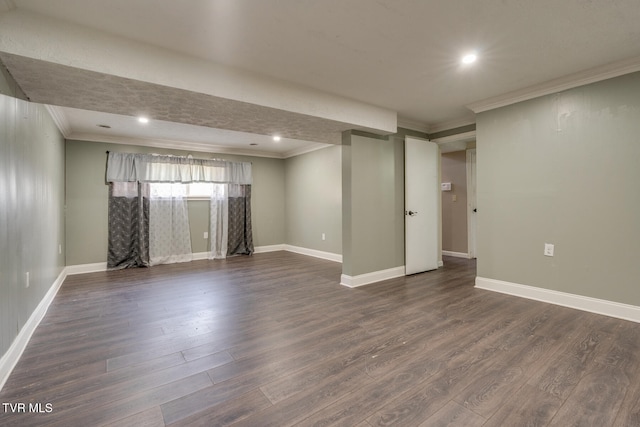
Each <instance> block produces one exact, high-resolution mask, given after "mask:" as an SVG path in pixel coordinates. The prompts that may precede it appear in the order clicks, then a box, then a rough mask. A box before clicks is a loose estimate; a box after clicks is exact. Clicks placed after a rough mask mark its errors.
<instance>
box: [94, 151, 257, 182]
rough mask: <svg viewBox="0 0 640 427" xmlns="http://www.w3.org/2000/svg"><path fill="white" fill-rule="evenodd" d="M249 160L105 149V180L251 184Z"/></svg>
mask: <svg viewBox="0 0 640 427" xmlns="http://www.w3.org/2000/svg"><path fill="white" fill-rule="evenodd" d="M252 179H253V177H252V173H251V163H249V162H229V161H226V160H210V159H193V158H188V157H181V156H171V155H157V154H142V153H118V152H109V158H108V160H107V182H135V181H137V182H182V183H189V182H214V183H221V184H243V185H251V183H252Z"/></svg>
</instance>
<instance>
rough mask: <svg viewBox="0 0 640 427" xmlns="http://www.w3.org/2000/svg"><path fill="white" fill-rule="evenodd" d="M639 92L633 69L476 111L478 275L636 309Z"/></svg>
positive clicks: (639, 216) (639, 228) (639, 266)
mask: <svg viewBox="0 0 640 427" xmlns="http://www.w3.org/2000/svg"><path fill="white" fill-rule="evenodd" d="M638 94H640V73H634V74H629V75H626V76H622V77H617V78H615V79H610V80H606V81H602V82H599V83H594V84H590V85H587V86H583V87H580V88H575V89H571V90H567V91H565V92H562V93H558V94H554V95H548V96H544V97H540V98H537V99H533V100H530V101H526V102H521V103H518V104H514V105H511V106H507V107H503V108H499V109H496V110H492V111H487V112H483V113H480V114H478V116H477V170H478V172H477V190H478V248H477V249H478V275H479V276H481V277H485V278H491V279H497V280H503V281H507V282H512V283H518V284H523V285H530V286H535V287H540V288H545V289H551V290H556V291H562V292H568V293H571V294H577V295H583V296H588V297H593V298H599V299H605V300H610V301H616V302H621V303H626V304H632V305H640V292H638V278H640V262H638V254H640V191H639V187H638V185H639V183H640V139H639V138H640V96H638ZM544 243H552V244H555V256H554V257H546V256H543V247H544Z"/></svg>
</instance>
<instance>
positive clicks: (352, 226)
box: [342, 132, 404, 276]
mask: <svg viewBox="0 0 640 427" xmlns="http://www.w3.org/2000/svg"><path fill="white" fill-rule="evenodd" d="M342 189H343V190H342V195H343V197H342V204H343V222H342V227H343V267H342V272H343V274H346V275H349V276H357V275H361V274H365V273H370V272H374V271H380V270H386V269H389V268H393V267H399V266H402V265H404V138H403V137H393V136H392V137H389V138H376V137H373V136H365V135H360V134H357V133H351V132H346V133H345V134H344V135H343V145H342Z"/></svg>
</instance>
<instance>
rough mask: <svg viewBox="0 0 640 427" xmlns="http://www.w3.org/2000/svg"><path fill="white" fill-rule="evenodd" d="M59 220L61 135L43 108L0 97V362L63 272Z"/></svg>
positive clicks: (61, 213) (61, 222) (61, 212)
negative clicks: (27, 281) (27, 277)
mask: <svg viewBox="0 0 640 427" xmlns="http://www.w3.org/2000/svg"><path fill="white" fill-rule="evenodd" d="M2 80H3V77H2V76H1V75H0V81H2ZM0 86H4V88H5V89H6V88H7V87H9V85H8V84H7V83H6V81H3V83H2V85H0ZM63 216H64V139H63V138H62V135H61V134H60V132H58V129H57V128H56V126H55V124H54V122H53V120H52V119H51V117H50V116H49V113H48V112H47V111H46V109H45V108H44V107H43V106H42V105H39V104H33V103H29V102H26V101H22V100H20V99H16V98H13V97H11V96H6V95H0V254H2V256H0V296H1V297H0V357H1V356H2V355H3V354H4V353H5V352H6V351H7V350H8V348H9V347H10V346H11V343H12V342H13V340H14V339H15V337H16V336H17V334H18V332H19V331H20V330H21V329H22V327H23V326H24V325H25V322H26V321H27V320H28V319H29V317H30V316H31V314H32V313H33V312H34V310H35V308H36V307H37V306H38V304H39V303H40V301H41V300H42V298H43V297H44V296H45V294H46V292H47V291H48V290H49V289H50V288H51V286H52V285H53V284H54V282H55V281H56V279H57V278H58V276H59V275H60V273H61V272H62V269H63V267H64V256H63V255H62V254H61V253H59V252H58V246H59V245H61V247H62V248H64V246H65V241H64V219H63ZM27 272H28V273H29V287H28V288H27V287H26V284H27V283H26V273H27Z"/></svg>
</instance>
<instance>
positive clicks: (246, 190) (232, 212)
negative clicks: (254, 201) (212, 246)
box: [227, 184, 253, 255]
mask: <svg viewBox="0 0 640 427" xmlns="http://www.w3.org/2000/svg"><path fill="white" fill-rule="evenodd" d="M228 209H229V229H228V244H227V253H228V254H229V255H238V254H243V255H251V254H252V253H253V234H252V232H251V186H250V185H241V184H229V208H228Z"/></svg>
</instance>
